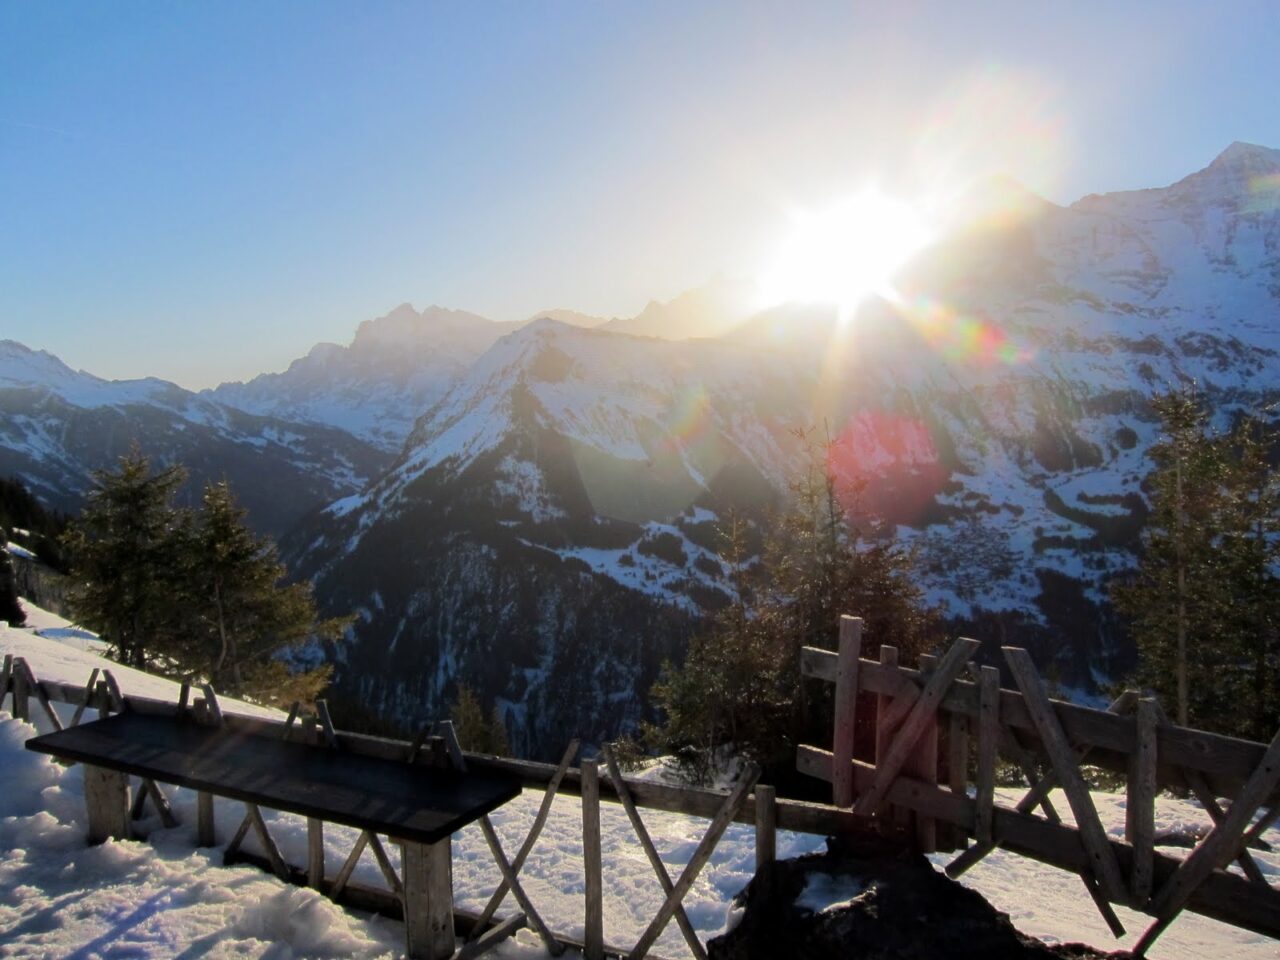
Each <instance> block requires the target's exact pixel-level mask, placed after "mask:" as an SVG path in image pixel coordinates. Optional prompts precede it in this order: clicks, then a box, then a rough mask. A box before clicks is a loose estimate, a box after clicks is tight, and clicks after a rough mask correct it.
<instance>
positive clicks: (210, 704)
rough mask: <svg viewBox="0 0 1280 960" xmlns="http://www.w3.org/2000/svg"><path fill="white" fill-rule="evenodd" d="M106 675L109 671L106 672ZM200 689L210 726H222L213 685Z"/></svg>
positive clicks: (219, 705)
mask: <svg viewBox="0 0 1280 960" xmlns="http://www.w3.org/2000/svg"><path fill="white" fill-rule="evenodd" d="M107 672H108V673H110V672H111V671H110V670H108V671H107ZM200 689H201V690H203V691H204V709H205V713H206V714H207V716H208V718H209V723H210V724H211V725H212V726H215V727H220V726H222V721H223V716H222V706H221V704H219V703H218V694H217V692H216V691H215V690H214V689H213V684H211V683H205V684H201V685H200Z"/></svg>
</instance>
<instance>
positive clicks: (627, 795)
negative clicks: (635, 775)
mask: <svg viewBox="0 0 1280 960" xmlns="http://www.w3.org/2000/svg"><path fill="white" fill-rule="evenodd" d="M601 752H602V753H603V754H604V759H605V763H606V764H607V765H608V767H609V778H610V779H611V780H612V781H613V789H614V790H615V791H617V794H618V799H619V800H621V801H622V809H623V810H625V811H626V812H627V818H628V819H629V820H630V821H631V827H632V829H633V830H635V833H636V837H637V838H638V839H639V840H640V847H641V849H643V850H644V854H645V856H646V857H648V858H649V865H650V866H651V867H653V872H654V873H655V874H656V875H657V877H658V883H659V885H660V886H661V887H662V892H663V893H664V894H665V895H667V896H670V894H671V891H672V890H673V889H674V886H675V885H674V884H673V883H672V882H671V875H670V874H669V873H667V867H666V864H664V863H663V862H662V857H660V856H659V855H658V848H657V847H655V846H654V845H653V839H652V838H651V837H650V836H649V831H648V830H647V829H646V828H645V825H644V820H643V819H641V817H640V811H639V810H637V809H636V804H635V801H634V800H632V799H631V791H630V790H628V789H627V784H626V781H624V780H623V779H622V772H621V771H620V770H619V769H618V763H617V761H616V760H615V759H614V756H613V751H611V750H610V749H609V747H608V745H606V746H604V747H603V748H602V750H601ZM852 759H853V758H852V757H850V760H852ZM849 773H850V777H849V780H850V789H852V780H853V776H852V774H853V765H852V764H849ZM832 780H833V781H834V780H835V777H834V776H833V777H832ZM675 919H676V924H677V926H679V927H680V932H681V933H682V934H683V935H684V940H685V943H687V944H688V945H689V950H690V952H691V953H692V954H693V955H694V957H696V958H698V960H705V958H706V956H707V950H706V947H704V946H703V945H702V941H701V940H699V939H698V934H697V932H696V931H695V930H694V929H693V924H692V923H691V922H690V920H689V916H688V914H686V913H685V911H684V906H683V905H682V904H676V908H675Z"/></svg>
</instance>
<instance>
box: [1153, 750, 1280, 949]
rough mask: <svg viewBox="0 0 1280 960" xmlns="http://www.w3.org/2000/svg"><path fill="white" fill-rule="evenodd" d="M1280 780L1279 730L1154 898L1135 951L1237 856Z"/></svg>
mask: <svg viewBox="0 0 1280 960" xmlns="http://www.w3.org/2000/svg"><path fill="white" fill-rule="evenodd" d="M1278 781H1280V733H1277V734H1276V735H1275V737H1274V738H1272V740H1271V744H1270V746H1268V747H1267V752H1266V754H1265V755H1264V756H1263V759H1262V762H1261V763H1260V764H1258V769H1257V770H1255V771H1254V772H1253V775H1252V776H1251V777H1249V779H1248V780H1247V781H1246V782H1245V785H1244V789H1242V790H1241V791H1240V795H1239V796H1238V797H1236V799H1235V801H1234V802H1233V803H1232V804H1231V809H1230V810H1228V811H1227V815H1226V816H1225V817H1224V818H1223V819H1222V820H1221V821H1220V822H1219V823H1216V824H1214V827H1213V829H1212V830H1210V831H1209V833H1208V835H1207V836H1206V837H1205V838H1204V839H1203V840H1201V841H1200V843H1198V844H1197V845H1196V848H1195V849H1194V850H1192V851H1191V853H1190V854H1189V855H1188V856H1187V858H1186V859H1185V860H1183V861H1182V865H1181V866H1180V867H1178V869H1177V870H1176V871H1175V872H1174V874H1173V876H1171V877H1170V878H1169V879H1168V880H1167V881H1165V883H1164V884H1163V885H1162V886H1161V887H1160V889H1159V892H1157V893H1156V895H1155V896H1154V897H1152V898H1151V911H1152V912H1153V913H1154V914H1155V916H1156V922H1155V923H1154V924H1152V925H1151V927H1150V928H1149V929H1148V930H1147V932H1146V933H1144V934H1143V935H1142V939H1141V940H1139V941H1138V944H1137V945H1136V946H1135V947H1134V953H1135V954H1137V955H1139V956H1140V955H1142V954H1143V953H1145V952H1146V950H1147V949H1149V948H1150V946H1151V944H1152V943H1154V942H1155V940H1156V938H1157V937H1159V936H1160V934H1161V933H1163V932H1164V930H1165V928H1166V927H1167V926H1168V925H1169V924H1170V923H1172V922H1173V920H1174V918H1175V917H1177V915H1178V913H1180V912H1181V910H1182V908H1183V906H1184V905H1185V904H1186V903H1187V901H1188V900H1189V899H1190V897H1191V894H1192V892H1193V891H1194V890H1195V889H1196V887H1198V886H1199V885H1200V884H1201V883H1203V882H1204V881H1205V880H1206V879H1208V877H1209V876H1210V874H1212V873H1213V871H1214V870H1216V869H1218V868H1220V867H1222V866H1224V865H1226V864H1227V863H1228V862H1229V861H1231V860H1233V859H1235V856H1236V854H1237V853H1238V852H1239V851H1240V850H1241V849H1243V843H1244V835H1245V830H1246V829H1247V828H1248V826H1249V823H1250V821H1252V820H1253V815H1254V813H1255V812H1257V809H1258V807H1260V806H1261V805H1262V804H1263V803H1264V802H1265V801H1266V798H1267V797H1268V796H1269V795H1270V794H1271V792H1272V791H1273V790H1274V789H1275V787H1276V784H1277V782H1278Z"/></svg>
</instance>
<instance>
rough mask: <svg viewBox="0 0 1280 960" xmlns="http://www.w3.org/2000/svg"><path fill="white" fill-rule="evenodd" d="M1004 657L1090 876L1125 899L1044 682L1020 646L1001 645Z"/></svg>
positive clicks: (1103, 832) (1115, 898) (1115, 896)
mask: <svg viewBox="0 0 1280 960" xmlns="http://www.w3.org/2000/svg"><path fill="white" fill-rule="evenodd" d="M1004 656H1005V660H1006V661H1007V662H1008V664H1009V669H1010V670H1012V671H1013V676H1014V679H1015V680H1016V681H1017V684H1018V689H1019V690H1021V691H1022V696H1023V700H1024V701H1025V703H1026V705H1027V710H1028V711H1029V712H1030V713H1031V718H1032V720H1033V721H1035V724H1036V729H1037V731H1038V732H1039V734H1040V742H1041V743H1043V744H1044V748H1045V751H1046V752H1047V753H1048V754H1049V759H1050V761H1051V762H1052V763H1053V768H1054V770H1055V771H1056V772H1057V774H1058V782H1059V783H1060V784H1061V785H1062V790H1063V792H1064V793H1065V794H1066V795H1067V802H1068V803H1070V804H1071V812H1072V813H1073V814H1074V815H1075V818H1076V829H1077V830H1079V832H1080V840H1081V842H1082V843H1083V844H1084V848H1085V850H1086V851H1087V852H1088V854H1089V858H1090V861H1091V866H1090V869H1091V871H1092V873H1093V876H1094V877H1096V878H1097V880H1098V883H1099V884H1100V885H1101V887H1102V892H1103V894H1104V895H1105V897H1106V899H1107V900H1110V901H1116V902H1123V901H1124V900H1126V899H1127V893H1126V889H1125V883H1124V879H1123V877H1122V876H1121V874H1120V865H1119V864H1118V863H1117V862H1116V856H1115V853H1114V851H1113V850H1112V849H1111V845H1110V843H1109V841H1108V840H1107V832H1106V830H1104V829H1103V827H1102V821H1101V820H1100V819H1099V818H1098V811H1097V809H1096V808H1095V807H1094V805H1093V798H1092V797H1091V796H1090V795H1089V787H1088V785H1087V784H1086V783H1085V782H1084V777H1083V776H1081V774H1080V768H1079V767H1077V766H1076V761H1075V752H1074V751H1073V750H1072V749H1071V744H1070V743H1069V742H1068V741H1067V736H1066V734H1065V733H1063V731H1062V726H1061V724H1059V723H1058V718H1057V716H1056V715H1055V714H1054V712H1053V705H1052V704H1051V703H1050V702H1049V695H1048V694H1047V693H1046V692H1045V689H1044V682H1043V681H1042V680H1041V679H1040V674H1038V673H1037V672H1036V668H1035V665H1034V664H1033V663H1032V662H1031V654H1029V653H1027V651H1026V650H1023V649H1022V648H1020V647H1005V648H1004Z"/></svg>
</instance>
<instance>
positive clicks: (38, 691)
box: [19, 658, 62, 730]
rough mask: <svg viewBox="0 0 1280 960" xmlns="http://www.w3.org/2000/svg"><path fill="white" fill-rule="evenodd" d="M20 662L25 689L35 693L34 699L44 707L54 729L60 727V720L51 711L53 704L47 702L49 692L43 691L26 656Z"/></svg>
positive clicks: (59, 728)
mask: <svg viewBox="0 0 1280 960" xmlns="http://www.w3.org/2000/svg"><path fill="white" fill-rule="evenodd" d="M19 662H20V663H21V664H22V672H23V673H24V674H26V677H27V689H28V690H30V691H31V692H32V693H34V694H35V695H36V700H37V701H38V702H39V704H40V706H41V707H43V708H44V713H45V716H46V717H48V718H49V722H50V723H51V724H53V729H54V730H61V729H62V720H61V719H60V718H59V717H58V715H57V714H56V713H54V711H53V704H51V703H50V702H49V694H48V693H47V692H46V691H45V689H44V686H43V685H42V684H41V683H40V681H39V680H38V679H36V675H35V674H34V673H32V672H31V664H29V663H27V661H26V658H23V659H22V660H21V661H19Z"/></svg>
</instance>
